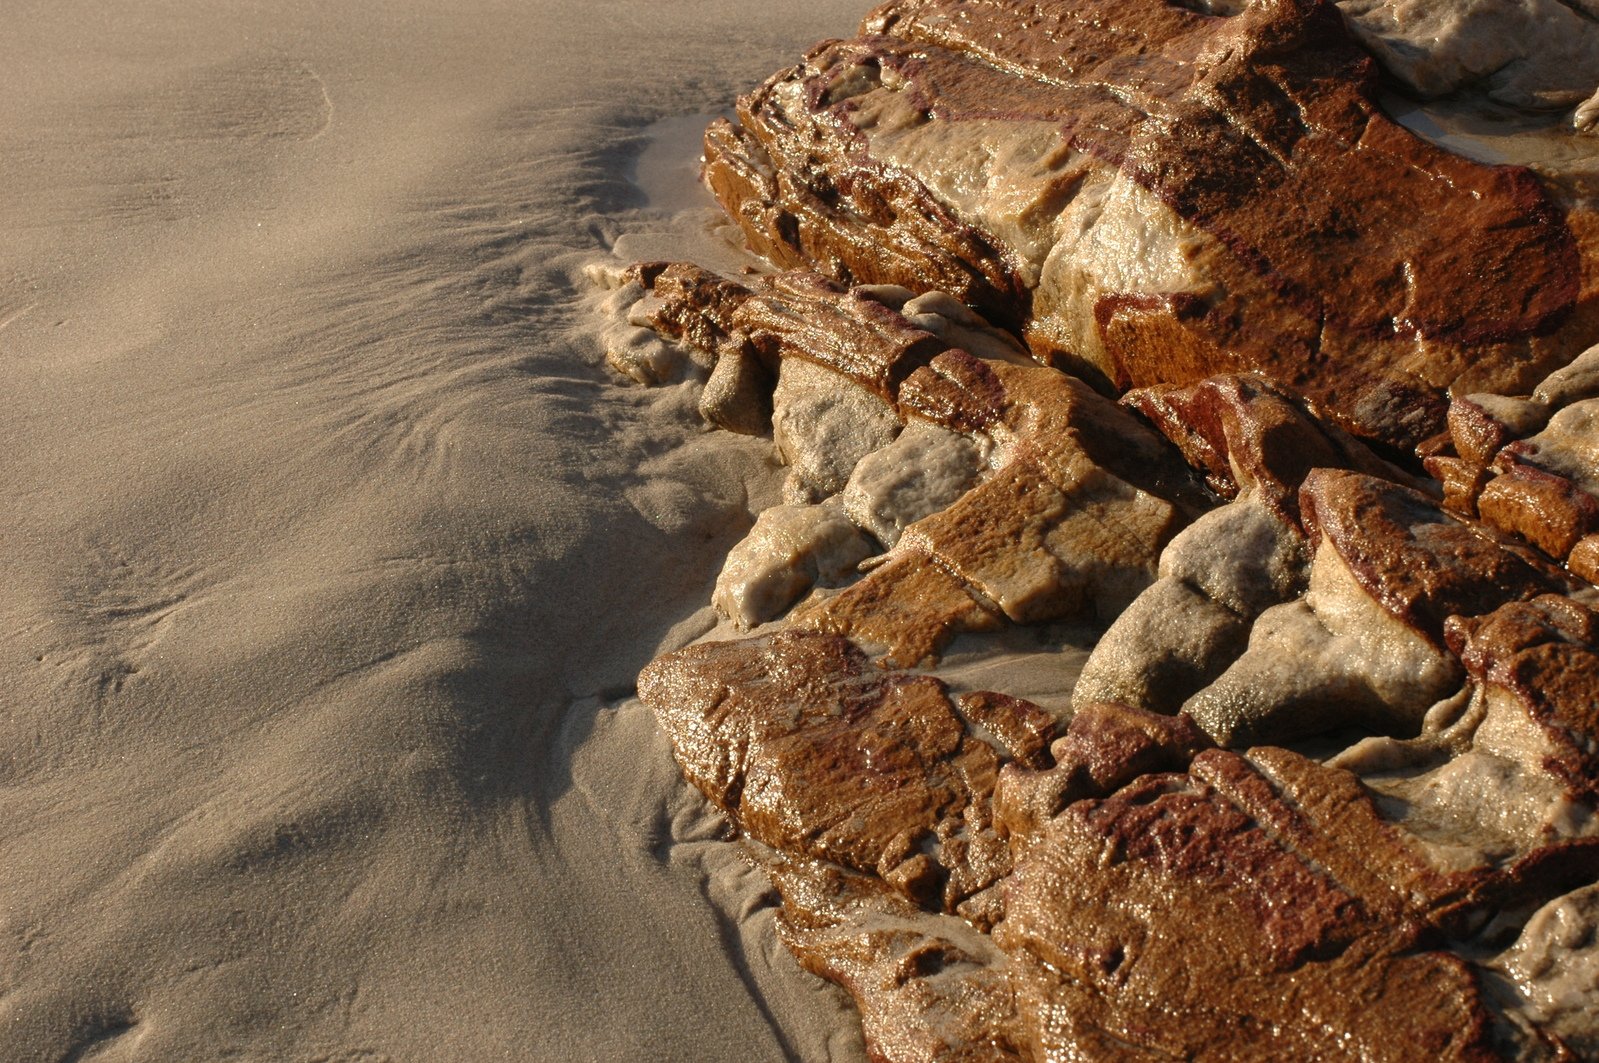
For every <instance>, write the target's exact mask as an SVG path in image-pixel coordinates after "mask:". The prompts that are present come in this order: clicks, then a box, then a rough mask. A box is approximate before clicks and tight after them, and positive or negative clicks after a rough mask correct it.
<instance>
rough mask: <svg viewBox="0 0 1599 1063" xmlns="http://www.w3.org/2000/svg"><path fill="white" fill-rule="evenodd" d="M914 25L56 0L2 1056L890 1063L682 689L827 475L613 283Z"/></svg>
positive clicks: (767, 9)
mask: <svg viewBox="0 0 1599 1063" xmlns="http://www.w3.org/2000/svg"><path fill="white" fill-rule="evenodd" d="M867 6H868V5H867V4H866V3H865V2H863V0H847V2H846V0H821V2H810V3H805V4H788V3H781V4H780V3H775V2H763V3H744V4H736V3H733V2H731V0H715V2H712V0H674V2H673V3H671V4H662V3H658V2H650V0H621V2H614V3H608V4H604V5H595V4H580V3H574V2H566V0H540V2H526V3H522V4H509V3H491V2H486V0H471V2H469V3H464V4H463V3H453V4H444V3H435V4H426V3H422V2H420V0H406V2H397V3H392V4H383V5H376V4H357V3H353V2H350V0H337V2H330V3H328V2H325V3H311V2H308V0H289V2H285V3H279V4H270V5H254V4H201V3H198V2H193V0H190V2H184V3H172V2H161V0H148V2H144V3H140V4H136V5H132V4H130V5H112V6H110V7H108V6H106V5H102V4H91V3H83V2H76V0H73V2H65V3H63V2H59V0H58V2H53V3H48V4H47V3H38V2H34V0H18V2H15V3H12V4H9V5H8V6H7V8H6V10H5V12H4V17H3V20H0V21H3V25H4V33H0V99H3V100H4V101H5V103H4V105H3V106H0V116H3V118H0V234H3V239H0V387H3V392H4V395H5V399H4V401H3V402H0V440H3V441H4V447H3V448H0V561H3V566H4V569H3V572H4V580H5V587H4V592H3V594H0V1059H5V1060H11V1061H18V1063H22V1061H29V1060H41V1061H62V1060H75V1061H87V1060H96V1061H112V1060H150V1061H156V1060H163V1061H164V1060H220V1059H231V1060H291V1061H305V1063H311V1061H326V1063H335V1061H337V1063H357V1061H360V1063H378V1061H384V1060H394V1061H400V1060H488V1059H519V1060H520V1059H525V1060H634V1059H650V1060H657V1059H659V1060H706V1061H716V1060H728V1061H732V1060H741V1061H742V1060H766V1059H773V1060H778V1059H798V1060H822V1059H838V1060H853V1059H858V1058H860V1054H861V1048H860V1041H859V1029H858V1022H857V1020H856V1019H855V1018H854V1016H853V1014H852V1013H851V1012H850V1010H849V1009H848V1008H847V1007H846V1006H845V1005H844V1003H843V1001H842V998H841V997H840V995H839V994H838V993H837V992H836V991H835V990H833V989H831V988H830V987H827V986H825V985H823V984H822V983H820V982H819V981H817V980H816V979H813V978H811V977H810V976H809V975H806V974H804V973H803V972H801V971H799V970H798V968H797V967H796V966H795V964H794V963H793V961H792V960H791V959H790V958H789V957H788V955H787V953H786V952H785V951H784V950H782V949H781V947H780V946H779V945H778V944H777V943H776V941H775V939H774V938H773V936H772V933H771V912H770V909H769V907H768V906H769V904H770V897H769V895H768V893H767V892H766V890H765V888H764V884H763V882H762V880H761V879H760V878H759V877H758V876H756V875H755V874H753V873H752V872H749V871H747V870H745V869H744V868H743V866H742V865H741V864H739V863H738V862H737V861H736V859H735V858H734V857H733V855H732V850H731V847H729V846H726V845H723V844H721V843H720V842H718V841H717V840H716V839H718V838H719V837H720V836H721V833H722V831H723V829H724V825H723V824H722V823H721V822H720V821H719V820H717V819H716V818H715V817H714V816H711V815H709V814H707V813H706V811H705V809H704V806H703V805H702V803H701V802H700V801H699V800H698V798H697V797H695V796H692V795H691V794H690V793H689V792H688V790H687V788H686V787H685V786H684V784H682V783H681V782H680V781H679V778H678V774H677V771H676V769H675V767H674V766H673V764H672V763H671V760H670V756H669V753H668V750H667V746H666V743H665V740H664V739H663V738H662V737H661V736H660V735H659V733H658V731H657V730H656V728H655V724H654V721H653V719H651V717H650V716H649V714H648V713H647V712H646V711H644V710H643V709H642V708H641V707H640V706H639V705H638V703H637V702H636V701H634V700H632V690H633V681H634V676H635V674H636V672H637V670H638V669H639V667H640V666H641V665H642V664H644V663H645V662H646V661H647V660H649V659H650V658H651V657H652V656H654V655H655V654H656V653H657V652H659V651H660V650H661V649H663V648H668V647H672V646H676V645H679V644H681V643H682V642H684V641H686V640H687V639H689V638H692V637H694V636H695V635H697V634H700V633H701V632H703V631H704V630H705V629H706V628H707V627H708V626H709V624H710V622H711V617H710V615H709V613H708V611H707V610H706V609H705V608H704V603H706V602H707V601H708V600H709V598H710V589H711V584H712V580H713V578H714V576H715V572H716V569H717V567H718V565H719V564H720V560H721V558H722V556H723V555H724V554H725V553H726V551H727V549H728V547H729V546H730V545H731V544H732V543H734V542H736V541H737V540H738V539H739V538H740V537H741V536H742V535H743V533H744V532H745V531H746V530H747V529H748V527H749V525H750V522H751V519H752V518H751V514H752V513H753V512H754V511H756V510H758V509H759V508H760V507H761V506H763V505H765V504H769V503H770V502H772V501H773V500H775V498H776V492H777V488H778V484H779V481H780V470H778V469H776V468H775V467H774V466H773V464H772V461H771V457H770V445H769V444H768V443H766V442H763V441H759V440H733V439H731V438H730V437H728V436H726V435H720V436H717V437H714V438H713V437H711V436H710V435H708V434H707V433H706V432H705V431H704V430H703V428H702V426H700V424H699V423H698V418H697V416H696V415H695V413H694V407H693V395H692V386H691V385H682V386H678V387H671V388H665V389H658V390H651V391H645V390H643V389H638V388H634V387H629V386H625V385H624V384H623V383H622V382H621V381H620V380H619V379H618V378H616V377H614V376H613V375H611V374H610V373H609V372H608V371H607V370H606V369H604V368H603V366H602V364H601V357H600V353H601V352H600V349H599V346H598V340H597V338H596V335H595V330H594V327H593V325H594V319H593V316H592V314H591V312H590V309H589V307H588V305H587V302H588V300H589V299H590V295H589V293H588V291H587V289H586V287H585V285H584V282H583V281H582V279H581V270H582V267H583V265H584V264H585V263H587V262H590V261H592V260H594V259H595V258H596V257H597V256H603V255H605V254H607V253H610V252H611V250H612V249H613V248H614V249H615V251H616V253H617V254H620V255H622V256H628V255H632V254H639V253H663V254H664V253H670V252H671V251H672V250H673V249H674V248H683V249H684V250H687V251H692V246H687V245H692V244H693V243H694V241H696V240H700V241H704V240H708V239H710V238H709V237H706V236H705V235H704V234H703V233H702V232H700V229H701V228H703V225H704V223H705V220H706V219H707V218H708V217H710V215H709V213H708V212H707V211H705V209H704V206H703V204H704V203H707V202H708V200H703V199H702V200H699V201H698V202H696V197H698V196H700V193H699V192H698V190H697V189H696V188H695V187H694V186H693V184H692V182H690V181H686V180H684V174H685V173H686V167H687V166H688V165H689V164H690V158H689V155H690V154H691V153H692V149H690V148H687V147H685V140H684V133H685V130H689V129H691V128H692V126H693V124H694V123H697V122H698V121H699V119H693V118H686V117H685V116H693V115H703V114H707V113H715V112H717V111H718V110H720V109H722V108H724V107H726V106H727V105H728V104H729V103H730V101H731V99H732V97H733V95H734V94H735V93H736V92H737V91H738V90H740V89H742V88H746V87H748V86H750V85H752V84H754V83H755V82H756V81H757V80H759V79H760V78H761V77H763V76H764V75H765V74H766V73H767V72H769V71H770V70H773V69H777V68H778V67H780V66H782V65H784V64H785V63H786V62H788V61H791V59H792V57H793V56H794V55H795V54H796V53H797V51H798V50H799V49H801V48H802V47H804V46H805V45H806V44H808V43H809V42H811V41H813V40H815V39H817V38H819V37H822V36H827V35H838V34H842V33H846V32H848V31H849V30H850V28H851V27H852V26H853V25H854V23H855V22H856V21H857V20H858V18H859V17H860V15H861V14H862V13H863V11H864V9H865V8H866V7H867ZM686 153H687V154H686ZM641 184H642V185H644V186H646V187H647V190H648V194H649V195H652V196H653V197H654V200H653V201H651V200H650V199H648V198H647V197H646V191H645V190H644V189H641V187H640V185H641ZM684 210H686V211H687V212H686V213H680V211H684ZM619 241H620V244H619V246H618V242H619ZM685 242H686V244H685ZM652 249H654V250H653V251H652ZM679 253H681V252H679Z"/></svg>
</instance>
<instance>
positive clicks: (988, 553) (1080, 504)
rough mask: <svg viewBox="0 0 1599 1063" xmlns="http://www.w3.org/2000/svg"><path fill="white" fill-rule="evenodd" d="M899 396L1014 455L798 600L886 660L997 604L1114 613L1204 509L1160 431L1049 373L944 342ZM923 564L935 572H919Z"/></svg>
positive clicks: (1006, 609) (1007, 609)
mask: <svg viewBox="0 0 1599 1063" xmlns="http://www.w3.org/2000/svg"><path fill="white" fill-rule="evenodd" d="M900 406H901V410H902V412H904V413H905V414H906V415H907V416H926V417H929V418H930V419H931V418H933V417H937V418H939V419H940V421H939V423H942V424H944V425H945V426H946V427H951V426H955V425H960V426H966V427H968V428H969V429H971V428H977V427H980V428H981V430H984V431H987V432H988V433H989V434H990V435H991V436H993V438H994V439H995V441H996V442H997V443H998V444H999V445H1000V446H1002V447H1004V448H1006V453H1007V454H1008V455H1009V460H1008V461H1007V462H1006V463H1005V464H1004V466H1003V467H1002V468H1000V469H999V470H998V471H996V472H995V473H994V474H993V475H992V476H990V477H989V478H988V479H987V480H984V481H982V482H981V483H979V484H978V485H977V486H976V487H974V488H972V489H971V490H970V491H968V492H967V493H966V494H965V495H964V496H962V497H961V498H960V499H959V500H958V501H957V502H955V503H954V504H953V505H951V506H950V507H948V508H947V509H945V510H943V511H941V512H939V513H936V514H934V515H932V516H930V517H926V518H924V519H923V520H920V521H918V522H916V523H915V524H912V525H910V526H909V527H908V528H906V529H905V532H904V534H903V535H902V536H901V538H900V540H899V542H898V544H897V545H896V546H895V548H894V549H893V550H892V551H891V552H890V553H889V555H888V558H889V560H888V562H887V563H886V564H884V565H882V566H881V567H879V568H876V569H874V570H872V571H871V572H870V573H868V574H867V575H866V577H865V578H864V579H862V580H861V581H860V582H859V583H856V584H854V585H853V586H851V587H848V588H846V589H845V590H843V591H842V592H840V593H839V594H837V595H835V596H833V597H830V598H826V599H822V600H818V601H812V602H810V603H807V604H806V605H803V606H801V607H800V608H799V609H798V610H797V611H796V613H795V618H794V622H795V623H796V624H798V625H800V626H802V627H806V628H810V629H812V630H818V631H830V632H835V633H838V634H848V635H850V636H851V637H854V638H857V639H859V640H861V641H862V642H864V643H866V644H869V645H872V646H873V647H874V648H878V649H886V651H887V657H886V658H885V660H887V661H888V662H889V663H892V664H896V665H900V666H909V665H912V664H915V663H917V662H918V661H920V660H922V659H924V658H925V657H928V656H931V655H933V654H936V653H937V651H938V650H939V648H940V647H941V646H942V645H943V644H944V642H945V641H947V639H948V638H949V637H951V636H953V635H954V634H956V633H958V632H959V631H961V630H969V629H971V627H972V626H974V625H984V626H986V625H988V624H989V623H990V622H991V621H992V619H993V618H994V617H995V616H1003V617H1005V618H1006V619H1008V620H1010V621H1013V622H1018V623H1027V622H1036V621H1041V620H1052V619H1058V618H1062V617H1067V616H1074V615H1095V614H1097V615H1100V616H1114V615H1115V614H1116V613H1118V612H1120V611H1121V609H1122V608H1124V607H1125V606H1126V605H1127V603H1128V602H1130V601H1131V600H1132V599H1133V598H1134V597H1135V596H1136V595H1137V594H1138V592H1139V591H1141V590H1142V589H1143V588H1144V587H1146V586H1147V585H1148V584H1149V583H1150V582H1151V581H1152V580H1153V579H1154V574H1155V562H1156V559H1157V558H1158V556H1159V554H1160V550H1161V547H1163V546H1164V545H1165V543H1166V541H1167V540H1168V539H1170V538H1171V536H1172V535H1173V534H1175V532H1176V531H1177V530H1178V529H1179V528H1181V526H1182V525H1183V524H1184V523H1186V521H1187V520H1188V519H1189V518H1190V517H1191V516H1192V515H1193V514H1194V513H1195V512H1197V511H1198V509H1199V507H1200V506H1201V505H1202V499H1201V498H1200V497H1199V493H1198V492H1197V491H1196V490H1195V488H1194V485H1193V483H1192V481H1191V480H1190V478H1189V477H1188V475H1187V472H1186V470H1185V469H1183V468H1182V466H1181V464H1180V463H1179V462H1177V461H1176V460H1175V457H1174V455H1172V454H1171V453H1170V451H1169V449H1168V448H1166V447H1165V446H1164V445H1163V443H1162V442H1161V440H1160V439H1159V438H1158V437H1156V436H1155V435H1154V434H1153V433H1151V432H1150V431H1149V430H1148V429H1146V428H1144V427H1143V426H1142V425H1141V424H1139V423H1138V422H1137V420H1136V419H1135V418H1134V417H1133V416H1132V415H1130V414H1129V413H1127V412H1126V411H1124V410H1121V409H1119V408H1118V407H1117V406H1116V404H1115V403H1112V402H1110V401H1109V400H1108V399H1105V398H1104V397H1102V396H1100V395H1098V394H1097V393H1095V392H1094V391H1092V390H1091V389H1090V388H1088V387H1087V386H1086V385H1085V384H1083V383H1082V382H1081V381H1078V380H1075V379H1073V378H1071V377H1067V376H1064V375H1062V374H1060V373H1058V372H1055V371H1054V370H1050V369H1046V368H1043V367H1040V366H1015V365H1007V364H1001V363H990V362H981V361H979V360H977V359H975V358H973V357H972V356H970V355H968V354H966V353H965V352H963V351H959V350H955V351H949V352H946V353H945V354H942V355H939V356H938V357H937V358H935V359H934V360H933V362H932V363H930V364H929V365H928V366H927V367H925V368H923V369H921V370H918V371H917V372H916V373H915V374H913V375H912V376H911V377H910V379H909V380H907V381H906V382H905V385H904V386H903V387H902V388H901V389H900ZM929 566H930V567H932V568H934V569H936V572H929V573H920V572H918V570H919V569H922V568H926V567H929ZM913 574H914V575H913ZM962 591H964V596H963V594H962V593H961V592H962ZM973 603H980V604H975V605H974V604H973ZM929 605H931V606H932V608H931V609H929V608H928V606H929ZM918 615H919V616H920V619H914V618H915V617H917V616H918ZM913 654H914V655H913Z"/></svg>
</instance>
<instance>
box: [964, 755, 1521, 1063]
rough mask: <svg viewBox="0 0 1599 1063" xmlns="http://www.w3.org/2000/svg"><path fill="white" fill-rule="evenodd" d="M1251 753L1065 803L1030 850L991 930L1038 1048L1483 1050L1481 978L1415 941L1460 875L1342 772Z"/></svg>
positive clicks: (1136, 1054)
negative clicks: (1391, 823)
mask: <svg viewBox="0 0 1599 1063" xmlns="http://www.w3.org/2000/svg"><path fill="white" fill-rule="evenodd" d="M1260 752H1261V753H1262V754H1263V755H1264V756H1265V762H1264V763H1260V764H1256V763H1252V762H1251V760H1249V759H1246V758H1244V757H1240V756H1238V755H1236V754H1232V753H1226V752H1222V751H1219V750H1213V751H1210V752H1205V753H1201V754H1199V756H1198V757H1196V758H1195V760H1194V762H1193V765H1192V767H1191V769H1190V772H1189V773H1188V774H1167V775H1146V776H1143V777H1142V778H1140V779H1138V780H1137V781H1135V782H1133V783H1131V784H1129V785H1128V786H1126V787H1123V788H1122V789H1121V790H1119V791H1117V792H1116V793H1114V794H1113V795H1111V796H1109V797H1107V798H1104V799H1091V800H1083V801H1079V802H1077V803H1076V804H1073V805H1071V806H1069V807H1068V808H1067V809H1066V810H1065V811H1064V812H1063V813H1061V814H1060V815H1059V816H1057V817H1055V818H1054V819H1053V820H1051V821H1050V822H1049V823H1048V825H1047V826H1046V827H1045V828H1043V830H1042V832H1041V833H1040V835H1039V836H1037V837H1035V838H1034V839H1033V840H1032V841H1031V842H1030V844H1029V845H1028V846H1027V847H1026V849H1025V853H1026V855H1025V856H1024V857H1023V858H1022V859H1021V860H1020V862H1019V863H1018V865H1017V869H1016V872H1015V874H1014V876H1013V878H1012V879H1011V881H1010V884H1009V887H1008V890H1007V898H1008V902H1007V906H1006V917H1005V920H1004V922H1002V923H1001V924H1000V925H999V927H998V928H997V929H996V931H995V939H996V941H998V942H999V944H1000V945H1001V946H1002V947H1003V948H1004V949H1005V950H1006V952H1007V953H1009V954H1010V957H1011V964H1012V970H1013V976H1012V980H1013V982H1014V983H1015V984H1016V985H1017V987H1018V990H1017V1002H1018V1009H1019V1013H1020V1018H1021V1023H1022V1026H1023V1028H1024V1029H1025V1031H1026V1034H1027V1040H1029V1041H1031V1042H1032V1046H1033V1052H1034V1055H1035V1057H1036V1058H1053V1057H1054V1055H1055V1054H1057V1053H1058V1054H1060V1055H1061V1056H1062V1057H1063V1058H1072V1053H1074V1052H1081V1051H1084V1046H1085V1045H1088V1046H1092V1045H1094V1044H1096V1043H1098V1044H1107V1045H1118V1046H1119V1048H1118V1049H1116V1050H1112V1051H1111V1052H1110V1053H1109V1054H1108V1055H1107V1056H1106V1057H1105V1058H1142V1057H1144V1056H1145V1055H1146V1054H1147V1055H1148V1056H1150V1057H1155V1058H1187V1059H1194V1058H1201V1059H1203V1058H1225V1059H1229V1060H1280V1059H1350V1060H1353V1059H1384V1060H1395V1061H1398V1060H1409V1059H1414V1058H1417V1057H1418V1055H1422V1056H1425V1057H1426V1058H1429V1059H1432V1058H1440V1059H1475V1060H1488V1059H1494V1058H1498V1057H1497V1054H1496V1053H1495V1052H1494V1051H1492V1049H1491V1046H1490V1031H1489V1015H1488V1011H1487V1008H1486V1006H1485V1002H1484V1000H1483V997H1482V993H1481V990H1480V988H1479V986H1478V984H1477V980H1476V978H1475V977H1474V975H1473V974H1472V972H1471V971H1470V970H1469V968H1468V967H1467V966H1466V964H1465V963H1463V962H1462V961H1461V960H1460V959H1458V958H1456V957H1454V956H1452V955H1449V954H1448V953H1444V952H1440V951H1432V950H1429V949H1428V948H1427V947H1426V936H1425V933H1424V927H1425V925H1426V923H1427V921H1428V918H1429V914H1430V913H1431V911H1432V910H1433V909H1434V908H1435V907H1436V906H1437V905H1439V904H1440V903H1442V902H1443V901H1444V900H1445V899H1446V898H1451V897H1452V896H1453V895H1454V894H1455V893H1458V892H1459V890H1458V889H1455V890H1451V889H1450V886H1451V885H1453V884H1456V882H1455V879H1454V878H1452V877H1451V876H1449V875H1445V874H1442V873H1440V872H1438V871H1437V870H1436V869H1434V868H1432V867H1431V866H1430V865H1429V864H1428V862H1427V860H1426V858H1425V856H1424V855H1423V854H1422V853H1421V852H1420V851H1419V850H1418V849H1416V848H1415V847H1413V845H1412V844H1410V843H1408V842H1407V841H1406V840H1405V839H1404V838H1403V837H1402V836H1400V834H1399V833H1398V832H1395V831H1394V830H1392V828H1388V827H1387V826H1386V825H1384V824H1382V822H1381V820H1380V819H1379V818H1378V817H1377V815H1376V813H1375V810H1374V808H1373V807H1372V805H1371V803H1370V801H1369V799H1368V798H1366V797H1365V796H1364V795H1362V794H1361V793H1360V788H1359V785H1358V783H1355V782H1354V780H1353V778H1352V777H1349V776H1347V775H1346V774H1345V773H1342V772H1336V771H1333V770H1331V769H1326V768H1321V767H1319V766H1317V765H1315V764H1314V763H1312V762H1309V761H1305V760H1303V758H1296V757H1294V756H1293V755H1292V754H1288V753H1286V752H1283V751H1260ZM1329 816H1336V817H1337V820H1336V821H1329Z"/></svg>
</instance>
